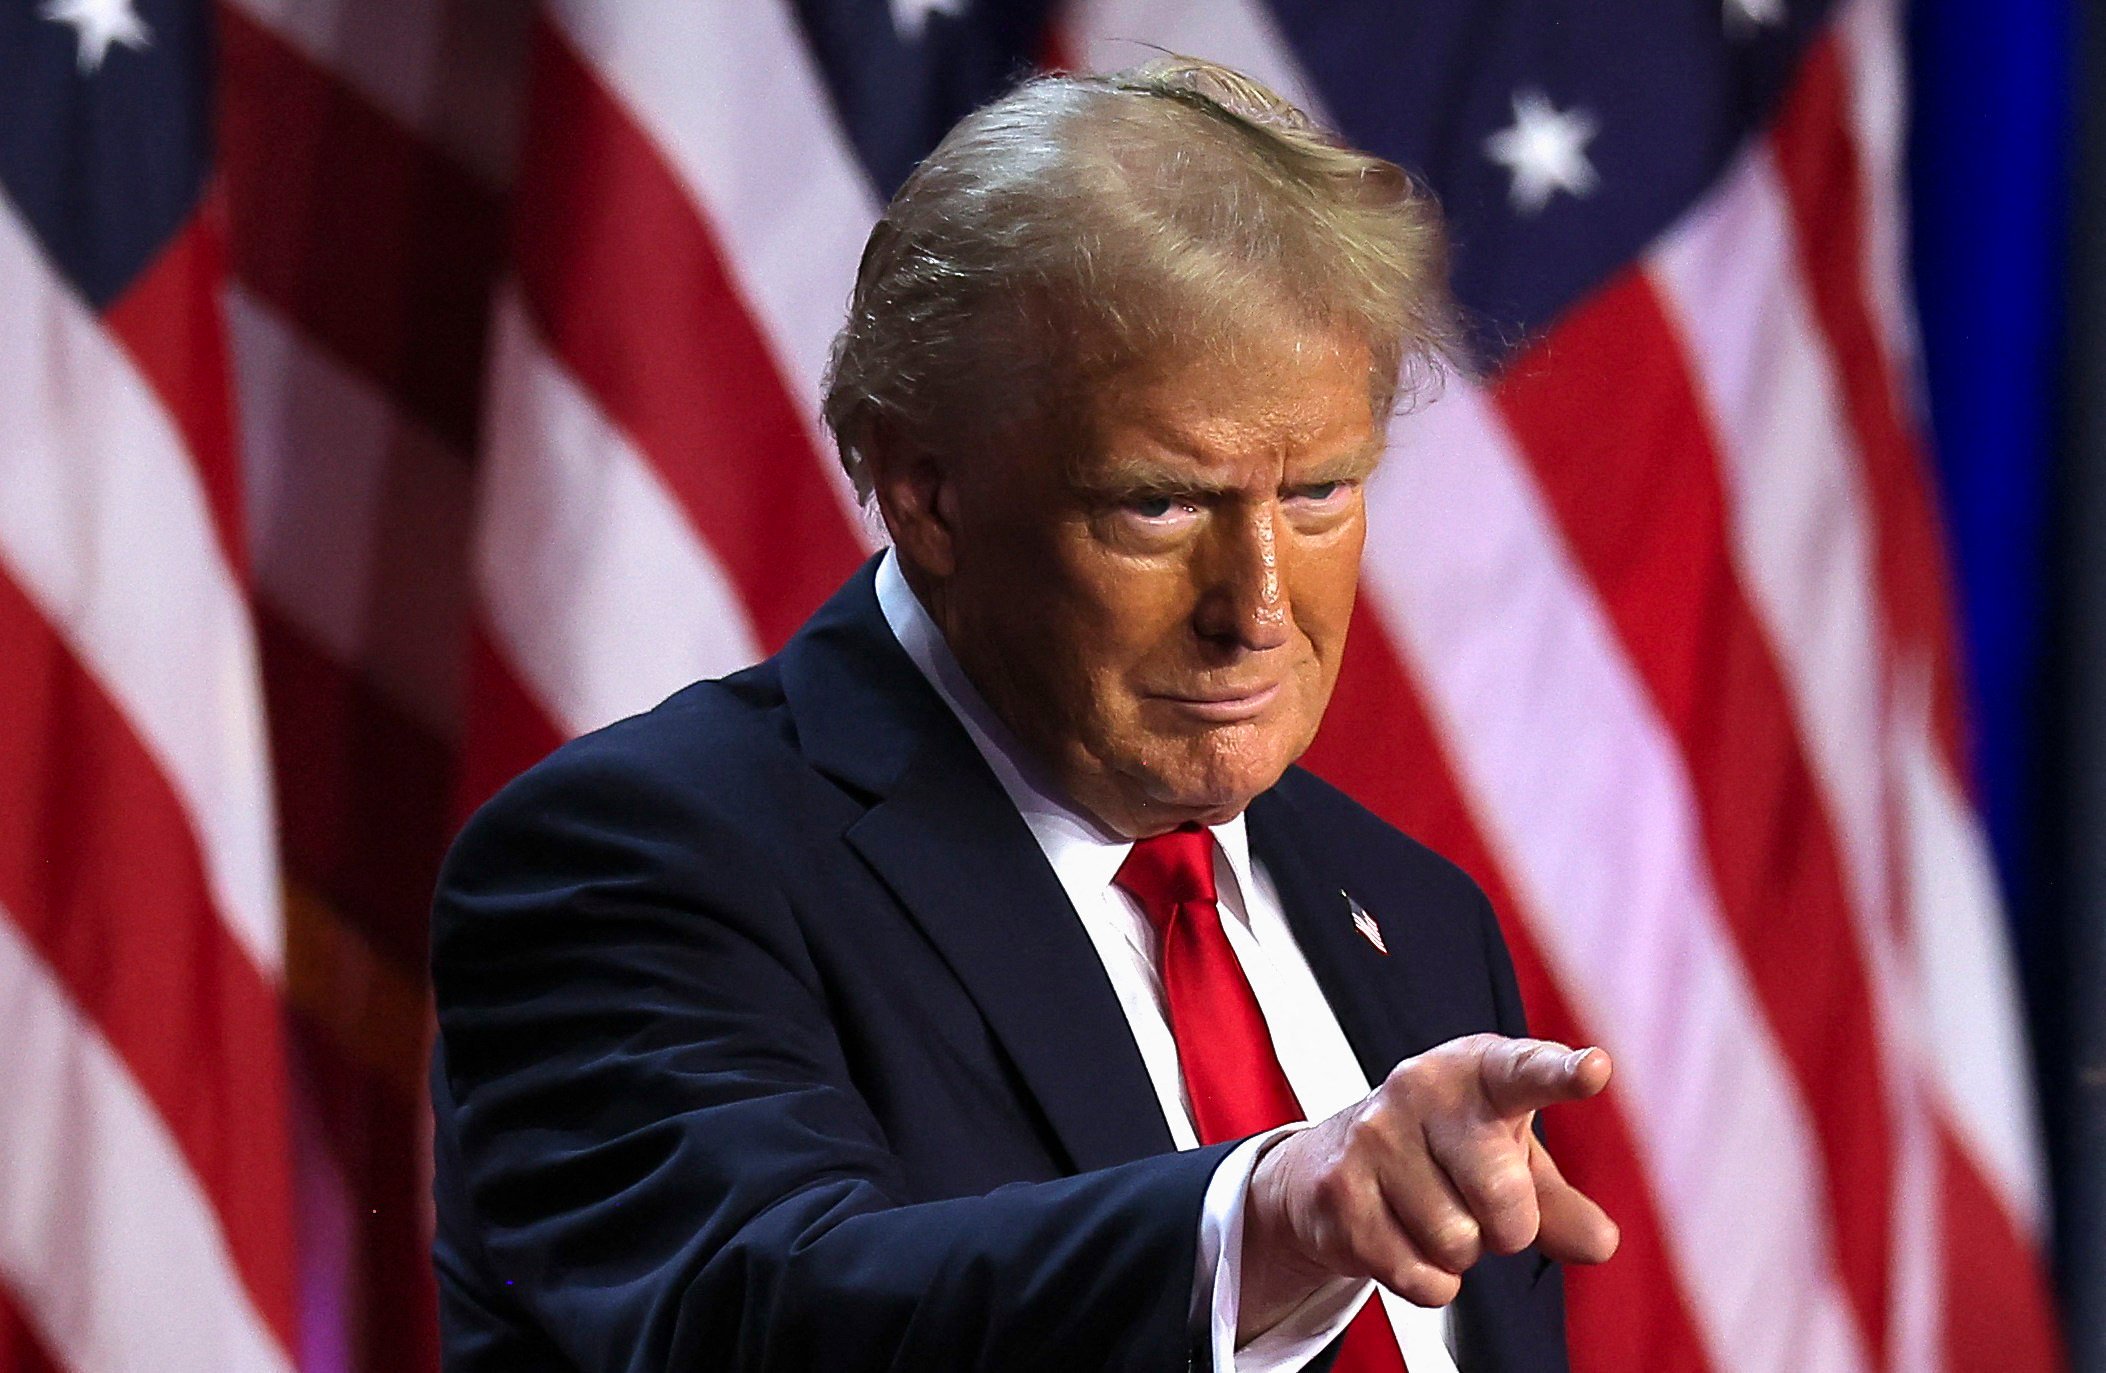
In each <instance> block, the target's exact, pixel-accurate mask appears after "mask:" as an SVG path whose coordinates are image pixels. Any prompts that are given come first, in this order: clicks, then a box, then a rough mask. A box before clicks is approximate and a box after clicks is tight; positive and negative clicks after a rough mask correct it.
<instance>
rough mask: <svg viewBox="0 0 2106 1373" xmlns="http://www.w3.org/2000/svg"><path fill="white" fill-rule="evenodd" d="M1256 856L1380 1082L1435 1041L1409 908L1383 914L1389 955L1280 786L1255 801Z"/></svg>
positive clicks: (1371, 1077) (1350, 1038)
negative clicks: (1418, 987)
mask: <svg viewBox="0 0 2106 1373" xmlns="http://www.w3.org/2000/svg"><path fill="white" fill-rule="evenodd" d="M1249 815H1250V820H1249V826H1250V842H1251V853H1252V854H1253V856H1255V857H1256V858H1257V860H1258V861H1259V862H1260V863H1263V864H1264V865H1265V871H1266V872H1267V873H1268V874H1269V875H1270V876H1271V878H1272V883H1273V886H1274V887H1275V888H1276V889H1277V890H1278V891H1279V894H1280V905H1281V907H1282V909H1283V910H1284V911H1285V912H1286V915H1287V924H1288V927H1289V928H1290V929H1292V930H1293V931H1294V938H1295V942H1296V943H1298V944H1300V945H1301V949H1302V956H1303V957H1304V958H1305V959H1307V960H1308V963H1309V971H1311V972H1313V973H1315V974H1316V981H1317V985H1318V986H1320V987H1322V988H1323V992H1324V999H1325V1000H1327V1001H1329V1002H1330V1003H1331V1010H1332V1013H1333V1014H1335V1015H1336V1016H1337V1017H1338V1027H1339V1028H1340V1029H1342V1030H1344V1031H1345V1036H1346V1040H1347V1042H1349V1043H1350V1044H1351V1045H1352V1046H1353V1054H1354V1056H1355V1057H1356V1058H1358V1059H1359V1060H1360V1067H1361V1070H1362V1071H1363V1072H1365V1073H1366V1074H1367V1079H1368V1081H1369V1082H1375V1083H1379V1082H1381V1081H1382V1079H1383V1078H1384V1077H1386V1076H1387V1075H1388V1073H1389V1070H1390V1069H1391V1068H1393V1067H1395V1066H1396V1064H1397V1061H1398V1060H1399V1059H1402V1058H1406V1057H1409V1056H1410V1055H1411V1054H1414V1053H1417V1052H1419V1050H1420V1049H1423V1048H1425V1047H1427V1046H1428V1045H1429V1044H1431V1043H1433V1042H1435V1041H1434V1040H1433V1039H1432V1038H1431V1036H1432V1035H1433V1034H1434V1033H1435V1032H1436V1027H1435V1026H1434V1025H1432V1024H1431V1023H1429V1022H1428V1020H1427V1017H1426V1016H1425V1015H1424V1014H1423V1008H1424V1007H1426V1006H1428V1005H1431V1004H1437V1003H1435V1002H1429V1001H1428V1000H1427V999H1426V998H1425V997H1423V996H1419V995H1414V991H1415V988H1414V987H1413V985H1412V984H1413V982H1414V980H1415V979H1414V974H1415V972H1416V971H1417V970H1416V968H1415V967H1414V965H1413V962H1412V959H1411V940H1410V935H1409V929H1408V922H1407V921H1406V920H1404V919H1403V918H1402V917H1403V916H1404V915H1405V914H1406V913H1401V912H1388V911H1385V912H1383V914H1382V916H1381V932H1382V934H1383V938H1384V942H1386V943H1387V944H1388V946H1389V950H1390V951H1389V952H1388V953H1386V954H1385V953H1383V952H1381V951H1380V950H1378V949H1377V948H1376V947H1375V946H1374V944H1373V943H1371V942H1370V941H1369V940H1368V939H1367V937H1366V936H1365V935H1363V934H1362V933H1361V932H1360V931H1359V930H1358V929H1357V928H1355V926H1354V924H1353V907H1352V903H1351V901H1350V900H1349V898H1348V897H1347V895H1346V892H1345V890H1344V889H1343V888H1342V887H1341V886H1340V884H1339V882H1338V881H1337V879H1336V878H1335V877H1334V876H1333V875H1332V874H1330V873H1328V872H1325V871H1323V870H1322V866H1323V865H1322V859H1321V856H1320V851H1319V849H1318V848H1317V847H1316V846H1315V845H1314V844H1313V842H1312V839H1313V836H1312V835H1311V834H1310V832H1309V828H1308V826H1306V825H1304V824H1303V823H1302V821H1301V817H1300V816H1299V815H1298V814H1297V813H1296V812H1295V810H1294V807H1293V804H1292V803H1291V802H1290V801H1288V800H1287V799H1286V798H1285V797H1283V796H1281V795H1280V794H1279V792H1278V791H1277V790H1274V791H1269V792H1267V793H1265V794H1264V795H1263V796H1260V797H1259V798H1258V799H1257V800H1256V801H1253V802H1252V803H1251V806H1250V811H1249Z"/></svg>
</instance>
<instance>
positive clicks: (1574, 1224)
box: [1528, 1131, 1623, 1263]
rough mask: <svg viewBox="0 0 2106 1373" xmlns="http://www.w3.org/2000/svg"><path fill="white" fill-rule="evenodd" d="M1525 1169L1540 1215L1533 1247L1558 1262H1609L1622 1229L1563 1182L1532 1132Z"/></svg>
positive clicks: (1563, 1176) (1555, 1163)
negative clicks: (1534, 1185) (1532, 1185)
mask: <svg viewBox="0 0 2106 1373" xmlns="http://www.w3.org/2000/svg"><path fill="white" fill-rule="evenodd" d="M1528 1172H1529V1176H1530V1177H1531V1178H1533V1179H1534V1180H1535V1184H1536V1211H1537V1214H1538V1215H1540V1216H1541V1218H1542V1219H1541V1223H1540V1224H1539V1225H1538V1226H1537V1229H1536V1246H1537V1247H1538V1248H1539V1249H1541V1250H1542V1251H1543V1253H1544V1254H1545V1255H1546V1256H1548V1257H1550V1258H1553V1259H1556V1260H1557V1261H1558V1262H1559V1263H1606V1262H1608V1260H1609V1259H1610V1257H1611V1256H1613V1255H1614V1254H1615V1253H1616V1246H1617V1245H1618V1244H1620V1243H1621V1242H1622V1239H1623V1235H1622V1232H1621V1231H1619V1230H1618V1229H1617V1228H1616V1222H1615V1221H1613V1220H1610V1219H1609V1213H1608V1212H1606V1211H1604V1210H1602V1209H1601V1207H1600V1206H1599V1205H1597V1204H1596V1203H1595V1200H1594V1198H1592V1197H1590V1196H1588V1195H1587V1194H1586V1193H1585V1192H1582V1191H1581V1190H1580V1189H1579V1188H1577V1187H1574V1186H1573V1185H1572V1184H1571V1183H1569V1182H1567V1181H1565V1175H1564V1174H1563V1173H1561V1172H1559V1171H1558V1165H1557V1162H1556V1161H1555V1160H1554V1159H1552V1158H1551V1157H1550V1151H1549V1150H1548V1149H1545V1148H1544V1147H1543V1141H1542V1140H1540V1139H1537V1138H1536V1137H1535V1134H1534V1132H1533V1131H1531V1132H1530V1134H1529V1136H1528Z"/></svg>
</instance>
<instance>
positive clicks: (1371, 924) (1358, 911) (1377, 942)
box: [1338, 888, 1389, 958]
mask: <svg viewBox="0 0 2106 1373" xmlns="http://www.w3.org/2000/svg"><path fill="white" fill-rule="evenodd" d="M1338 894H1339V895H1340V896H1343V897H1344V898H1345V903H1346V905H1347V907H1349V908H1350V909H1351V910H1352V912H1353V928H1354V929H1356V930H1358V931H1360V937H1361V938H1362V939H1365V940H1366V941H1367V942H1368V943H1370V944H1372V945H1374V946H1375V952H1376V953H1379V954H1381V955H1382V956H1383V957H1384V958H1387V957H1389V945H1387V944H1385V943H1383V942H1382V927H1381V926H1380V925H1377V924H1376V923H1375V917H1373V916H1372V915H1369V914H1368V913H1367V907H1365V906H1363V905H1361V904H1360V903H1359V902H1358V901H1355V900H1354V899H1353V894H1352V893H1351V892H1349V891H1346V890H1345V889H1343V888H1340V889H1339V892H1338Z"/></svg>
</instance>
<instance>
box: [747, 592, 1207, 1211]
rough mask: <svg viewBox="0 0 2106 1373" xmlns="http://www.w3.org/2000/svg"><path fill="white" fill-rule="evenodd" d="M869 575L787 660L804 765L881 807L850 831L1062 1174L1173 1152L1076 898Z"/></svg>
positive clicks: (835, 603) (806, 633) (822, 615)
mask: <svg viewBox="0 0 2106 1373" xmlns="http://www.w3.org/2000/svg"><path fill="white" fill-rule="evenodd" d="M870 574H871V569H870V568H869V567H866V568H865V569H864V571H863V572H862V573H861V574H859V575H858V576H857V577H856V578H855V579H853V580H852V581H851V582H850V583H849V585H848V586H847V587H845V588H844V589H843V590H842V591H841V592H840V593H838V594H837V595H836V596H835V597H834V599H833V600H832V601H831V602H829V603H828V604H827V606H825V607H824V608H822V609H821V611H820V612H819V614H817V615H815V616H814V617H813V619H812V621H811V623H810V625H809V626H808V627H807V628H806V629H805V630H803V631H801V632H800V633H799V634H798V636H797V638H796V639H795V640H794V641H793V642H792V643H791V644H790V646H789V647H788V648H786V649H785V650H784V653H783V657H782V664H783V683H784V689H785V691H786V693H787V694H788V695H789V698H790V702H791V706H792V710H793V713H794V715H795V719H796V725H797V730H798V736H799V740H800V744H801V746H802V748H803V750H804V752H805V756H806V757H807V758H808V759H809V760H810V761H811V762H812V763H813V765H814V766H816V767H819V768H820V769H821V770H822V771H825V772H828V773H829V774H831V775H833V776H835V777H836V778H837V779H839V780H841V781H843V782H846V783H847V784H848V785H850V786H851V787H853V788H855V789H857V790H860V791H862V792H864V793H866V794H868V795H869V796H871V797H872V798H873V803H872V805H871V806H870V808H869V810H867V811H866V812H865V813H864V814H863V816H862V818H861V819H859V820H858V821H856V823H855V824H854V825H852V826H851V827H850V828H849V830H848V833H847V840H848V842H849V844H850V845H851V846H852V847H854V849H855V850H856V852H857V853H859V854H860V855H862V857H863V859H864V861H865V862H867V863H868V864H869V865H870V867H871V868H872V869H873V870H874V871H875V872H876V873H877V874H878V876H879V877H880V878H881V879H882V880H883V881H884V882H885V884H886V885H887V886H888V887H889V888H890V889H891V890H892V892H893V894H894V895H895V896H896V897H897V898H898V899H899V901H900V904H901V905H902V906H904V907H905V908H906V910H907V913H908V915H909V916H910V917H911V918H912V919H913V920H914V922H915V924H916V925H917V926H919V928H920V929H921V931H922V932H923V934H924V935H926V936H927V938H928V940H929V942H930V943H931V944H933V945H934V946H935V947H936V949H937V951H938V952H939V953H940V954H941V955H942V956H943V959H944V961H945V962H946V963H947V964H948V965H949V967H950V969H951V971H952V972H953V973H954V974H955V975H956V976H957V978H958V980H959V982H960V983H961V984H963V986H964V987H965V990H966V992H967V994H968V995H970V996H971V997H972V999H973V1003H974V1005H975V1006H977V1007H978V1008H979V1011H980V1014H981V1015H982V1017H983V1018H985V1020H986V1021H987V1024H988V1026H989V1028H990V1029H991V1030H992V1031H993V1033H994V1036H995V1038H996V1040H997V1041H998V1042H999V1043H1000V1044H1001V1046H1002V1049H1003V1051H1004V1052H1005V1053H1006V1054H1007V1055H1008V1056H1009V1059H1010V1061H1011V1063H1012V1064H1013V1065H1014V1066H1015V1068H1016V1071H1017V1074H1018V1076H1019V1077H1020V1078H1021V1079H1022V1082H1023V1087H1024V1090H1025V1091H1027V1092H1028V1093H1029V1094H1030V1095H1031V1097H1032V1098H1033V1099H1034V1100H1035V1101H1036V1102H1037V1104H1038V1107H1039V1109H1040V1110H1041V1111H1042V1112H1043V1113H1044V1115H1045V1119H1046V1122H1047V1124H1048V1126H1049V1127H1050V1128H1051V1130H1052V1133H1053V1135H1054V1137H1055V1138H1056V1139H1057V1140H1058V1141H1059V1144H1060V1147H1061V1149H1062V1150H1063V1151H1064V1152H1065V1153H1066V1155H1067V1157H1068V1162H1069V1163H1070V1164H1071V1165H1072V1166H1073V1167H1074V1168H1075V1169H1077V1170H1079V1171H1086V1170H1089V1169H1093V1168H1103V1167H1109V1166H1111V1165H1113V1164H1116V1163H1124V1162H1127V1161H1129V1160H1132V1159H1136V1158H1142V1157H1145V1156H1147V1155H1149V1154H1157V1153H1166V1152H1168V1151H1169V1150H1170V1149H1171V1148H1173V1147H1174V1146H1173V1142H1172V1140H1171V1138H1170V1132H1169V1128H1168V1127H1167V1126H1166V1125H1165V1124H1164V1123H1163V1115H1162V1107H1161V1105H1160V1104H1159V1102H1158V1100H1157V1098H1156V1095H1155V1089H1154V1087H1153V1085H1152V1084H1151V1083H1150V1082H1149V1079H1148V1070H1147V1067H1146V1065H1144V1064H1143V1063H1142V1061H1141V1055H1140V1050H1139V1049H1138V1048H1137V1047H1135V1044H1134V1040H1133V1034H1132V1032H1131V1030H1129V1029H1128V1027H1127V1024H1126V1016H1125V1012H1124V1011H1123V1010H1122V1009H1121V1008H1120V1006H1119V1001H1118V997H1117V995H1116V994H1115V993H1114V992H1113V991H1112V987H1111V982H1110V980H1109V979H1108V978H1107V977H1106V976H1105V972H1104V965H1103V964H1102V963H1101V962H1100V961H1099V960H1098V957H1097V952H1096V949H1095V947H1094V946H1093V945H1092V944H1091V943H1090V940H1089V936H1088V935H1087V934H1086V933H1085V932H1084V931H1083V928H1082V924H1081V921H1080V920H1079V919H1078V917H1077V916H1076V914H1075V911H1074V908H1073V906H1072V905H1071V904H1070V903H1069V901H1068V897H1067V892H1066V891H1065V890H1064V889H1063V888H1062V887H1061V885H1060V882H1059V879H1058V878H1056V877H1055V876H1054V875H1053V870H1052V868H1051V867H1050V866H1049V865H1048V864H1047V862H1046V860H1045V856H1044V854H1043V853H1041V852H1040V850H1039V847H1038V843H1037V841H1036V840H1034V839H1033V838H1032V837H1031V831H1030V830H1029V828H1027V827H1026V826H1025V824H1024V821H1023V818H1022V817H1021V816H1019V815H1018V814H1017V812H1016V807H1015V806H1014V805H1013V804H1011V802H1010V800H1009V797H1008V795H1007V794H1006V793H1005V792H1003V790H1002V788H1001V784H1000V783H999V782H997V781H996V780H995V778H994V775H993V773H992V772H990V771H989V770H988V767H987V764H986V762H985V761H984V760H983V759H982V758H981V757H980V754H979V751H978V750H977V749H975V748H974V747H973V744H972V741H971V739H970V738H968V737H967V735H966V733H965V731H964V729H963V728H962V727H961V726H960V725H959V724H958V722H957V720H956V719H955V718H954V717H953V716H952V715H951V714H950V711H949V709H948V708H947V707H945V706H944V704H943V702H942V701H941V699H939V698H938V697H937V696H936V694H935V692H934V691H933V690H931V689H930V687H929V686H928V684H927V683H926V682H925V681H923V680H922V678H921V675H920V673H919V671H918V670H917V669H916V668H915V667H914V664H913V662H912V661H911V660H910V659H908V657H907V656H906V653H905V651H904V650H902V649H901V648H900V647H899V644H898V641H897V640H895V639H894V638H893V637H892V633H891V631H890V629H888V628H887V627H886V625H885V623H884V618H883V616H882V615H881V614H880V612H879V611H878V608H877V600H876V596H875V593H874V592H873V591H872V590H871V583H870Z"/></svg>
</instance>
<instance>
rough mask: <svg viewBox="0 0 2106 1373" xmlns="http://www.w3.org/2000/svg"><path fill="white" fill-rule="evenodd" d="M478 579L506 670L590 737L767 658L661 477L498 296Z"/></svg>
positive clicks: (515, 305)
mask: <svg viewBox="0 0 2106 1373" xmlns="http://www.w3.org/2000/svg"><path fill="white" fill-rule="evenodd" d="M491 357H492V364H491V367H492V378H493V383H492V388H491V392H492V393H491V399H490V410H489V414H490V421H489V432H488V434H487V437H486V442H485V449H484V469H483V477H484V487H483V495H482V531H481V539H480V543H479V547H478V548H477V551H476V581H477V586H478V588H479V589H480V591H481V595H482V601H483V605H484V607H485V611H486V615H487V619H488V623H489V626H490V630H491V633H492V635H493V636H494V638H495V639H496V641H497V643H498V645H499V646H500V647H501V648H502V649H503V650H504V651H505V654H506V657H507V660H508V661H509V662H510V663H511V664H512V665H513V667H514V668H515V669H516V670H517V671H518V672H519V674H520V676H521V678H522V679H523V680H524V681H525V682H526V684H527V685H528V686H529V687H530V688H531V689H532V690H533V693H534V695H535V698H536V699H537V700H538V701H539V702H540V703H541V705H542V707H543V708H544V709H546V710H548V711H549V712H550V713H551V714H552V715H553V716H554V718H555V721H556V723H557V724H558V725H560V726H561V727H563V728H564V729H565V730H567V731H569V732H571V733H573V734H576V733H582V732H584V731H585V730H588V729H594V728H597V727H599V726H600V725H604V724H607V723H609V722H610V721H613V720H618V719H620V718H622V717H623V716H625V715H632V714H635V713H636V712H637V711H640V710H646V709H648V708H649V707H651V706H653V705H655V704H656V703H657V702H659V701H660V700H662V699H664V698H665V697H666V696H668V695H670V694H672V693H673V692H675V691H677V690H679V689H680V688H681V687H683V686H686V685H687V684H688V683H690V682H692V681H694V680H695V679H696V678H698V677H715V676H719V675H721V674H723V673H727V672H733V671H736V670H737V669H739V668H742V667H744V666H746V665H747V664H749V663H751V662H753V661H755V660H756V659H757V658H759V657H760V652H759V645H758V644H757V642H756V641H755V637H754V634H753V630H752V627H751V625H750V624H749V623H748V622H747V619H746V613H745V609H744V607H743V606H742V605H741V603H740V601H739V598H738V593H737V590H736V588H734V587H733V586H732V584H731V582H730V579H729V578H728V577H726V576H725V575H724V572H723V569H721V568H720V567H718V566H717V565H716V563H715V561H714V560H713V559H712V558H711V556H710V554H709V551H708V549H707V548H706V547H705V546H704V545H703V543H702V541H701V540H700V539H699V538H698V537H697V536H696V535H695V532H694V530H693V528H692V526H690V525H689V523H688V522H687V520H686V518H685V517H684V516H682V514H681V513H680V510H679V508H678V506H676V505H675V504H674V502H673V499H672V497H671V496H670V495H669V494H668V493H667V492H666V490H665V488H664V486H663V485H662V484H661V483H660V481H659V478H658V475H657V473H656V472H655V471H654V470H653V469H652V468H651V466H650V465H649V464H648V463H646V462H645V461H644V459H643V457H642V456H641V455H640V454H638V453H637V451H636V450H635V449H634V448H632V447H631V446H630V445H629V444H628V442H627V441H626V440H625V439H623V437H622V436H621V435H620V434H619V433H617V432H616V431H615V430H614V429H613V428H612V427H610V426H609V425H608V423H607V421H606V419H605V418H604V417H603V416H602V415H601V414H600V412H599V410H598V409H597V408H596V407H595V406H594V405H593V403H592V401H591V399H590V398H589V397H587V396H586V395H585V394H584V393H583V392H582V391H581V390H580V389H579V388H578V386H577V383H576V382H575V381H574V380H573V379H572V378H571V376H570V374H569V373H568V372H567V371H565V370H564V368H563V367H562V365H561V364H560V363H558V362H557V361H556V360H555V359H554V358H553V357H552V356H551V355H550V354H549V352H548V351H547V349H546V347H545V346H544V344H543V343H542V341H541V339H540V338H539V337H538V336H537V335H536V334H535V332H534V329H533V326H532V324H531V322H530V321H529V319H528V317H527V314H526V311H525V309H524V308H523V307H522V306H521V304H520V303H519V299H518V296H517V294H516V292H515V291H513V290H511V289H506V290H503V291H501V292H500V293H499V298H498V305H497V310H496V323H495V326H494V328H493V330H492V336H491Z"/></svg>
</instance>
